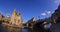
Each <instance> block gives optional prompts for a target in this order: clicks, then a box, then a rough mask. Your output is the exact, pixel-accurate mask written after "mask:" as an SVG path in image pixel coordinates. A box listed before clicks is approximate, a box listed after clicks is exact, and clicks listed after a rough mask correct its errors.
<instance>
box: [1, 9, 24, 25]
mask: <svg viewBox="0 0 60 32" xmlns="http://www.w3.org/2000/svg"><path fill="white" fill-rule="evenodd" d="M0 20H1V21H3V22H5V23H8V24H12V25H20V26H21V25H22V22H23V21H22V16H21V13H19V12H18V13H17V12H16V9H14V10H13V12H12V16H11V17H8V15H7V14H6V17H5V16H3V15H2V14H1V13H0Z"/></svg>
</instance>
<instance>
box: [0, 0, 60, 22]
mask: <svg viewBox="0 0 60 32" xmlns="http://www.w3.org/2000/svg"><path fill="white" fill-rule="evenodd" d="M59 3H60V0H0V12H1V13H2V14H3V15H4V16H5V15H6V11H8V14H9V16H11V15H12V11H13V10H14V8H16V11H17V12H20V13H21V15H22V19H23V21H25V22H26V21H28V20H29V19H31V18H33V17H36V18H37V19H39V18H40V19H44V18H47V17H50V16H51V14H52V13H53V12H54V11H55V10H56V9H57V7H58V5H59Z"/></svg>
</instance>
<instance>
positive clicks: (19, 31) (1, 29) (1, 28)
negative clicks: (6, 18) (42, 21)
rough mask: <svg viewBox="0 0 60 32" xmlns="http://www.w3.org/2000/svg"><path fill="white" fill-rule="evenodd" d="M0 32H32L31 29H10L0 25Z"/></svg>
mask: <svg viewBox="0 0 60 32" xmlns="http://www.w3.org/2000/svg"><path fill="white" fill-rule="evenodd" d="M0 32H32V30H31V29H27V28H25V29H20V28H15V27H8V26H5V25H0Z"/></svg>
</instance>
